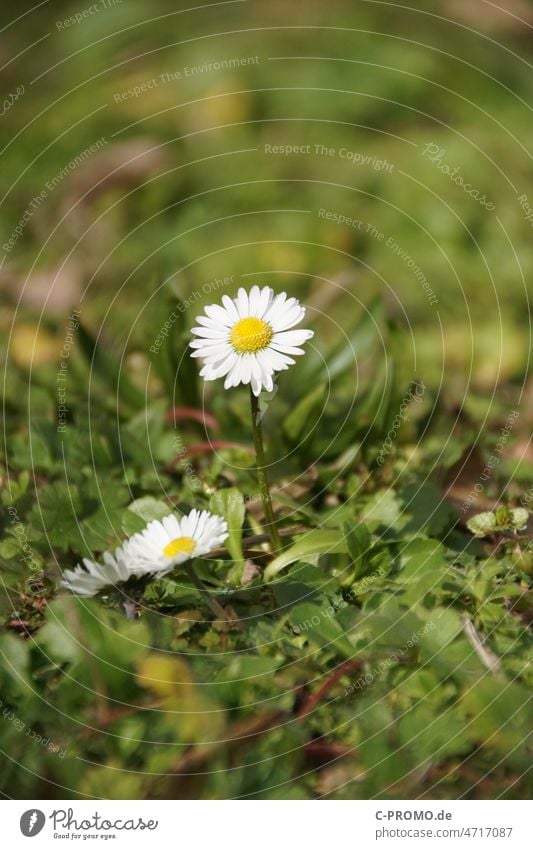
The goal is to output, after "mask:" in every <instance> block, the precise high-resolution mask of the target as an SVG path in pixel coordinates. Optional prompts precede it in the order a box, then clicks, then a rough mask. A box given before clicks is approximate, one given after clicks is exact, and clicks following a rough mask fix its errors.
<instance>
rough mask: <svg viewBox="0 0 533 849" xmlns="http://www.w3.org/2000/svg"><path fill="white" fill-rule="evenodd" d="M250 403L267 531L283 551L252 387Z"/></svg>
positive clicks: (278, 549) (257, 403) (256, 403)
mask: <svg viewBox="0 0 533 849" xmlns="http://www.w3.org/2000/svg"><path fill="white" fill-rule="evenodd" d="M250 405H251V410H252V430H253V432H254V445H255V462H256V468H257V479H258V481H259V490H260V492H261V498H262V501H263V506H264V509H265V516H266V520H267V531H268V533H269V536H270V543H271V545H272V551H273V552H278V551H281V539H280V535H279V533H278V529H277V527H276V520H275V518H274V511H273V509H272V496H271V494H270V486H269V483H268V476H267V472H266V462H265V449H264V446H263V428H262V427H261V416H260V415H259V398H257V397H256V396H255V395H254V393H253V392H252V389H251V388H250Z"/></svg>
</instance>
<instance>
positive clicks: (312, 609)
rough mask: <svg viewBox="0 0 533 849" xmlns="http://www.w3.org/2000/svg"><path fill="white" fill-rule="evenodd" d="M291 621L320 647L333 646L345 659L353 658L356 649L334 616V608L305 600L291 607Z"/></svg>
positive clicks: (298, 630)
mask: <svg viewBox="0 0 533 849" xmlns="http://www.w3.org/2000/svg"><path fill="white" fill-rule="evenodd" d="M289 621H290V623H291V625H292V627H293V628H294V629H295V630H296V631H297V632H298V633H299V634H303V635H304V636H306V637H307V638H308V639H309V640H310V641H311V642H313V643H315V644H316V645H317V646H320V648H331V649H332V650H334V651H336V652H338V653H339V654H340V655H341V656H342V657H344V658H345V659H350V658H353V656H354V654H355V649H354V647H353V646H352V644H351V643H350V641H349V640H348V638H347V637H346V634H345V632H344V630H343V628H342V627H341V626H340V625H339V623H338V622H337V621H336V619H334V618H333V613H332V608H329V607H319V606H318V605H316V604H310V603H308V602H304V603H303V604H298V605H296V607H293V608H292V609H291V611H290V614H289Z"/></svg>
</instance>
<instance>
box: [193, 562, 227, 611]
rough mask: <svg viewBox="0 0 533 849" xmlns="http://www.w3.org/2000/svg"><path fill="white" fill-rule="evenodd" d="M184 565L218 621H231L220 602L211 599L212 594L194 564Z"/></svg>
mask: <svg viewBox="0 0 533 849" xmlns="http://www.w3.org/2000/svg"><path fill="white" fill-rule="evenodd" d="M184 565H185V571H186V572H187V574H188V576H189V578H190V579H191V581H192V582H193V584H194V586H195V587H196V589H197V590H198V592H199V593H200V595H201V596H202V598H203V599H204V601H205V603H206V604H207V605H208V606H209V608H210V609H211V610H212V611H213V613H214V614H215V616H216V617H217V619H222V621H223V622H229V621H231V617H229V616H228V614H227V613H226V611H225V610H224V608H223V607H222V605H220V604H219V603H218V601H216V599H214V598H212V597H211V594H210V592H209V590H208V589H207V587H206V586H205V584H204V582H203V581H202V580H201V578H199V577H198V575H197V574H196V571H195V569H194V566H193V565H192V563H190V562H187V563H185V564H184Z"/></svg>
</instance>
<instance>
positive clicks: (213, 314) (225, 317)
mask: <svg viewBox="0 0 533 849" xmlns="http://www.w3.org/2000/svg"><path fill="white" fill-rule="evenodd" d="M205 313H206V315H207V316H208V317H209V318H212V319H213V320H214V321H217V322H218V323H219V324H223V325H224V327H230V326H231V323H232V321H233V319H232V317H231V315H230V313H229V312H228V310H225V309H224V307H221V306H219V305H218V304H210V305H209V306H208V307H206V308H205ZM198 320H199V319H196V321H198Z"/></svg>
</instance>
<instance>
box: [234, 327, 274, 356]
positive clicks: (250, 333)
mask: <svg viewBox="0 0 533 849" xmlns="http://www.w3.org/2000/svg"><path fill="white" fill-rule="evenodd" d="M272 334H273V330H272V328H271V326H270V324H267V323H266V321H263V319H262V318H241V319H240V321H238V322H237V324H234V325H233V327H232V328H231V336H230V338H231V344H232V345H233V347H234V348H235V350H236V351H240V353H241V354H248V353H251V352H254V351H261V350H262V349H263V348H266V346H267V345H268V344H269V343H270V340H271V339H272Z"/></svg>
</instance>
